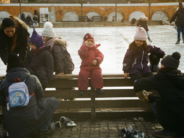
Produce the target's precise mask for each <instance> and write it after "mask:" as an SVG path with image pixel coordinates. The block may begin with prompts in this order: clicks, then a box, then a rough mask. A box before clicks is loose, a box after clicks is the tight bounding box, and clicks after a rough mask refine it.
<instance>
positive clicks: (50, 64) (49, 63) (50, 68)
mask: <svg viewBox="0 0 184 138" xmlns="http://www.w3.org/2000/svg"><path fill="white" fill-rule="evenodd" d="M44 58H45V63H46V70H47V77H48V80H49V81H52V80H54V79H55V76H54V75H53V72H54V60H53V57H52V54H51V53H50V52H49V51H48V52H47V53H46V54H45V56H44Z"/></svg>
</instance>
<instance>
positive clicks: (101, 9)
mask: <svg viewBox="0 0 184 138" xmlns="http://www.w3.org/2000/svg"><path fill="white" fill-rule="evenodd" d="M47 7H48V8H49V11H51V6H50V7H49V6H22V11H29V12H31V13H32V14H33V13H34V10H38V11H39V9H40V8H47ZM177 7H178V6H177V5H171V6H151V10H150V15H151V16H152V15H153V14H154V13H155V12H156V11H160V10H161V11H164V12H166V13H167V14H168V17H169V19H170V18H171V17H172V15H173V14H174V12H175V11H176V9H177ZM54 8H55V14H56V18H57V20H58V21H62V19H63V15H64V14H65V13H66V12H68V11H73V12H76V14H78V15H79V16H80V15H81V7H80V6H65V7H63V6H54ZM0 11H7V12H9V13H10V14H11V15H13V16H18V15H19V11H20V10H19V6H0ZM91 11H95V12H97V13H99V14H100V15H101V16H108V15H109V14H110V13H111V12H114V11H115V6H94V7H92V6H89V7H87V6H84V7H83V15H86V14H87V13H88V12H91ZM134 11H141V12H143V13H145V15H146V16H147V17H148V16H149V6H118V12H120V13H121V14H122V15H123V17H124V19H125V20H127V19H128V18H129V16H130V14H131V13H132V12H134Z"/></svg>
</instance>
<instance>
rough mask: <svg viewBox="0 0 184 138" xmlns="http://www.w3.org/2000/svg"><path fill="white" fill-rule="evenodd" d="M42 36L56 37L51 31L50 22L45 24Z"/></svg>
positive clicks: (51, 25) (52, 30)
mask: <svg viewBox="0 0 184 138" xmlns="http://www.w3.org/2000/svg"><path fill="white" fill-rule="evenodd" d="M42 36H45V37H49V38H53V37H56V33H55V31H54V29H53V24H52V23H51V22H46V23H45V24H44V28H43V31H42Z"/></svg>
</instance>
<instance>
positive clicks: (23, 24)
mask: <svg viewBox="0 0 184 138" xmlns="http://www.w3.org/2000/svg"><path fill="white" fill-rule="evenodd" d="M9 17H10V18H14V19H15V20H16V22H17V23H18V26H20V25H21V26H22V28H24V29H26V30H27V31H28V30H29V27H28V26H27V25H26V23H25V22H23V21H22V20H21V19H19V18H18V17H13V16H9ZM1 24H2V21H1V22H0V29H1Z"/></svg>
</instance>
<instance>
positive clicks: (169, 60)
mask: <svg viewBox="0 0 184 138" xmlns="http://www.w3.org/2000/svg"><path fill="white" fill-rule="evenodd" d="M180 58H181V55H180V53H179V52H174V53H172V55H167V56H166V57H164V58H163V59H162V61H161V64H162V65H164V66H165V67H168V68H175V69H177V68H178V66H179V63H180Z"/></svg>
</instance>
